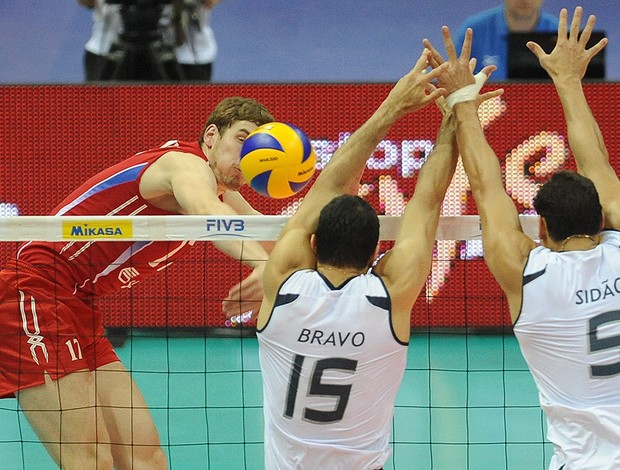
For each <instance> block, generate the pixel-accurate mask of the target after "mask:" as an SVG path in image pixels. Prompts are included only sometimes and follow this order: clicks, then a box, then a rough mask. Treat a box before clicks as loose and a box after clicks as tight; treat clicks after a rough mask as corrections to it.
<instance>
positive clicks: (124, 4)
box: [77, 0, 220, 81]
mask: <svg viewBox="0 0 620 470" xmlns="http://www.w3.org/2000/svg"><path fill="white" fill-rule="evenodd" d="M77 1H78V3H79V4H80V5H82V6H84V7H86V8H90V9H92V10H93V11H92V17H93V29H92V34H91V37H90V39H89V40H88V42H87V43H86V45H85V46H84V49H85V51H84V73H85V78H86V81H97V80H154V81H167V80H188V81H211V76H212V72H213V62H214V61H215V58H216V55H217V43H216V41H215V35H214V33H213V29H212V28H211V26H210V19H211V9H212V8H213V7H214V6H215V5H216V4H218V3H219V1H220V0H77Z"/></svg>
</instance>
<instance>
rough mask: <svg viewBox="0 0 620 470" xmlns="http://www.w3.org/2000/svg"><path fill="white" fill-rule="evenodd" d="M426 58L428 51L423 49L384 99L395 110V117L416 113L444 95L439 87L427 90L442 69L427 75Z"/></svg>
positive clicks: (427, 63) (443, 91)
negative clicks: (412, 65) (407, 71)
mask: <svg viewBox="0 0 620 470" xmlns="http://www.w3.org/2000/svg"><path fill="white" fill-rule="evenodd" d="M428 57H429V51H428V50H426V49H425V50H424V51H423V52H422V54H421V55H420V57H419V58H418V60H417V62H416V64H415V66H414V67H413V68H412V69H411V70H410V71H409V73H407V74H406V75H405V76H403V77H402V78H401V79H400V80H398V82H397V83H396V85H394V87H393V88H392V90H391V91H390V93H389V95H388V97H387V98H386V103H387V104H389V106H390V107H393V108H394V110H396V114H397V116H403V115H405V114H407V113H411V112H414V111H417V110H418V109H421V108H423V107H425V106H426V105H428V104H430V103H433V102H434V101H435V100H436V99H437V98H439V97H440V96H443V95H445V93H446V91H445V90H444V89H443V88H441V87H438V88H434V89H429V88H428V84H430V83H431V82H432V81H433V80H435V79H436V78H437V77H438V76H439V74H440V73H441V71H442V69H443V67H442V68H440V69H436V70H431V71H430V72H428V73H427V70H426V69H427V68H428V67H429V65H430V64H429V60H428Z"/></svg>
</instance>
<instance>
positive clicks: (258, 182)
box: [240, 122, 316, 199]
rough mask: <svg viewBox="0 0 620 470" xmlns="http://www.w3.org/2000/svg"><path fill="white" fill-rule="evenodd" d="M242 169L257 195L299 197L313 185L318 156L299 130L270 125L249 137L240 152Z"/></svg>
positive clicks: (274, 124) (256, 130)
mask: <svg viewBox="0 0 620 470" xmlns="http://www.w3.org/2000/svg"><path fill="white" fill-rule="evenodd" d="M240 166H241V172H242V173H243V177H244V178H245V180H246V181H247V182H248V184H249V185H250V186H251V187H252V188H253V189H254V190H255V191H257V192H258V193H260V194H262V195H263V196H267V197H271V198H276V199H281V198H285V197H289V196H292V195H293V194H296V193H298V192H299V191H301V190H302V189H303V188H304V187H305V186H306V185H307V184H308V183H309V182H310V180H311V179H312V176H313V175H314V170H315V167H316V154H315V153H314V149H313V148H312V144H311V143H310V140H309V139H308V136H306V134H305V133H304V131H302V130H301V129H300V128H298V127H297V126H294V125H292V124H286V123H283V122H270V123H267V124H263V125H262V126H260V127H258V128H256V129H255V130H254V131H252V132H251V133H250V134H248V136H247V138H246V139H245V142H244V143H243V146H242V148H241V163H240Z"/></svg>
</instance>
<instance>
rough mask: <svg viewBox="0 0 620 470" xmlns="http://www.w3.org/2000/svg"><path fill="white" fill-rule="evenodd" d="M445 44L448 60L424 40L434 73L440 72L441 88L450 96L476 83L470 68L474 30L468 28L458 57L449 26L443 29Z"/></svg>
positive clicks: (438, 77)
mask: <svg viewBox="0 0 620 470" xmlns="http://www.w3.org/2000/svg"><path fill="white" fill-rule="evenodd" d="M441 34H442V36H443V43H444V47H445V49H446V57H447V58H446V59H445V60H444V58H443V56H442V55H441V54H440V53H439V51H438V50H437V48H436V47H435V46H434V45H433V44H431V42H430V41H429V40H428V39H424V40H423V41H422V44H424V47H426V49H428V51H429V55H428V60H429V64H430V66H431V67H432V68H433V70H434V71H440V72H439V74H438V76H437V79H438V84H439V86H440V87H442V88H445V90H446V93H447V94H448V95H450V94H452V93H454V92H455V91H456V90H459V89H460V88H463V87H465V86H467V85H471V84H473V83H475V78H474V75H473V72H472V70H471V67H470V56H471V40H472V35H473V33H472V30H471V28H468V29H467V31H466V33H465V40H464V41H463V47H462V49H461V54H460V55H457V53H456V48H455V47H454V43H453V42H452V37H451V36H450V29H449V28H448V27H447V26H443V27H442V28H441ZM493 70H494V69H493Z"/></svg>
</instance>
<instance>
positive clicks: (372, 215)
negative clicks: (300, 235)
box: [315, 194, 379, 269]
mask: <svg viewBox="0 0 620 470" xmlns="http://www.w3.org/2000/svg"><path fill="white" fill-rule="evenodd" d="M378 242H379V218H378V217H377V213H376V212H375V210H374V209H373V207H372V206H371V205H370V204H369V203H368V202H367V201H365V200H364V199H362V198H360V197H358V196H351V195H348V194H346V195H343V196H338V197H336V198H335V199H333V200H332V201H331V202H330V203H329V204H327V205H326V206H325V207H324V208H323V210H322V211H321V214H320V216H319V222H318V226H317V229H316V232H315V243H316V259H317V262H319V263H322V264H329V265H332V266H338V267H352V268H355V269H366V268H368V266H369V265H370V263H371V262H372V260H373V257H374V254H375V250H376V248H377V243H378Z"/></svg>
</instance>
